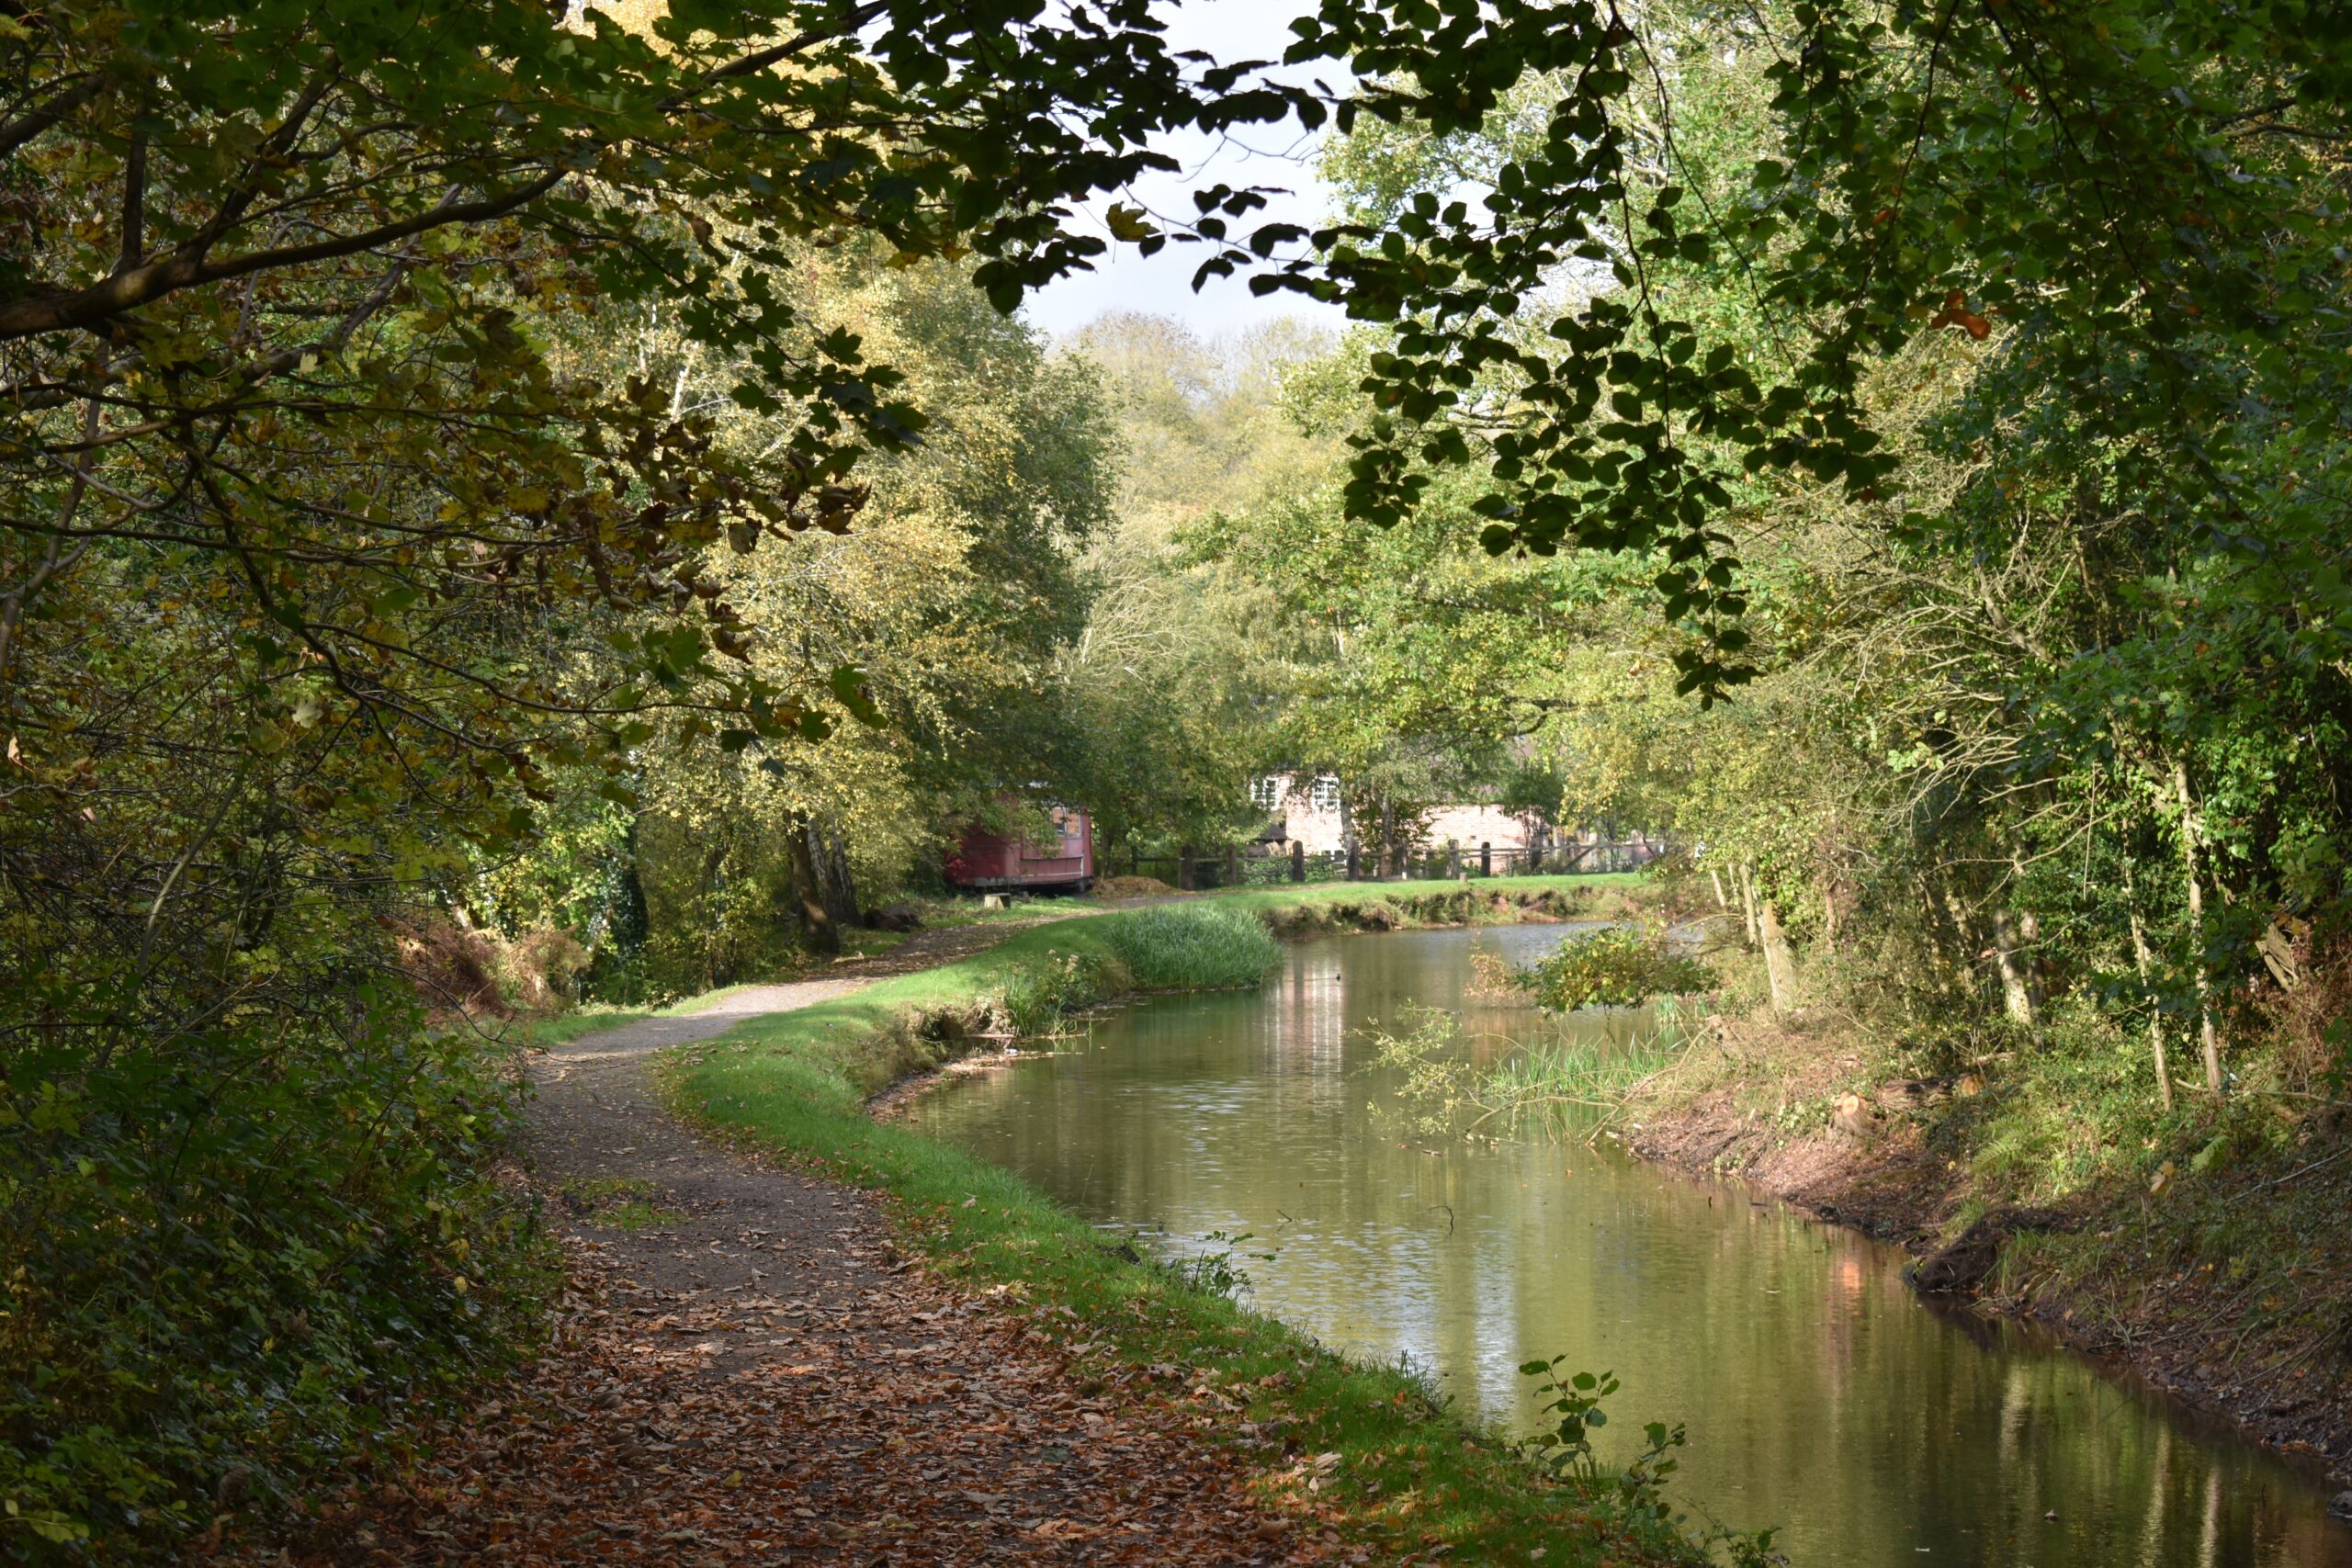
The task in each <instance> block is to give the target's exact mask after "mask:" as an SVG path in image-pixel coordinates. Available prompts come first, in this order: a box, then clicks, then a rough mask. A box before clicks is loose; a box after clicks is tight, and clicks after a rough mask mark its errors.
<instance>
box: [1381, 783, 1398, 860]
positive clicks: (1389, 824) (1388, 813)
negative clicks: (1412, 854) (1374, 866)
mask: <svg viewBox="0 0 2352 1568" xmlns="http://www.w3.org/2000/svg"><path fill="white" fill-rule="evenodd" d="M1395 874H1397V807H1395V806H1394V805H1392V804H1391V803H1390V802H1389V799H1388V792H1387V791H1385V790H1383V791H1382V792H1381V795H1380V880H1381V881H1383V882H1385V881H1387V880H1388V879H1389V878H1390V877H1392V876H1394V875H1395Z"/></svg>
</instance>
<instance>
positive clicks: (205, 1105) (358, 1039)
mask: <svg viewBox="0 0 2352 1568" xmlns="http://www.w3.org/2000/svg"><path fill="white" fill-rule="evenodd" d="M459 951H461V952H462V951H465V950H464V949H463V948H460V949H459ZM405 990H406V987H403V986H398V985H385V984H383V983H381V982H380V981H376V980H362V981H359V982H357V983H356V984H354V985H353V986H351V987H349V989H347V990H346V991H345V993H344V994H343V995H341V996H322V997H321V998H318V999H317V1002H316V1005H315V1006H314V1007H313V1008H312V1009H311V1010H309V1011H307V1012H304V1011H300V1010H294V1009H291V1008H288V1009H284V1010H258V1009H257V1010H253V1011H251V1012H249V1013H247V1014H245V1015H243V1016H242V1017H238V1016H234V1015H232V1016H231V1017H229V1018H225V1019H222V1020H220V1021H216V1022H215V1023H213V1024H212V1026H211V1027H209V1028H207V1029H204V1030H201V1031H195V1030H191V1031H183V1032H180V1033H178V1034H176V1035H175V1036H174V1037H172V1038H171V1039H169V1040H168V1041H162V1042H153V1041H147V1040H126V1041H123V1042H121V1043H119V1045H117V1044H114V1043H110V1042H108V1041H107V1039H106V1037H105V1036H104V1035H103V1034H102V1033H100V1032H98V1031H96V1030H90V1031H86V1032H83V1031H76V1032H66V1031H62V1030H60V1031H58V1032H56V1034H55V1037H54V1039H53V1040H52V1041H51V1043H47V1044H45V1045H43V1044H35V1045H32V1046H30V1047H29V1048H27V1049H24V1050H21V1051H19V1052H18V1053H17V1055H16V1057H15V1059H14V1060H13V1061H12V1063H11V1067H12V1069H13V1070H12V1072H11V1074H10V1077H9V1079H8V1081H7V1083H6V1089H5V1093H0V1252H5V1255H6V1258H8V1259H9V1267H8V1268H7V1269H6V1270H0V1498H5V1499H6V1501H7V1504H8V1516H9V1517H7V1518H6V1521H5V1522H0V1561H36V1562H38V1561H50V1560H62V1561H76V1560H81V1559H83V1558H85V1557H95V1558H101V1559H105V1560H109V1561H111V1560H116V1559H118V1558H119V1557H120V1556H121V1555H123V1552H124V1549H125V1548H126V1547H128V1546H130V1544H131V1543H133V1542H139V1541H144V1542H146V1543H149V1544H164V1543H167V1542H169V1541H170V1540H173V1539H174V1538H175V1537H181V1536H184V1534H185V1532H187V1531H189V1530H191V1529H201V1528H202V1527H203V1525H204V1523H205V1521H206V1520H207V1519H208V1518H209V1517H211V1515H212V1514H213V1512H214V1511H215V1509H216V1508H217V1507H218V1506H220V1499H221V1498H223V1497H226V1496H229V1495H232V1494H234V1495H243V1496H244V1497H246V1498H248V1499H249V1501H247V1502H245V1503H244V1504H243V1505H241V1506H240V1511H252V1510H253V1509H254V1508H255V1507H259V1508H260V1509H261V1510H263V1511H267V1510H268V1509H269V1508H270V1507H271V1506H272V1505H273V1504H274V1503H275V1504H282V1503H284V1502H285V1501H286V1500H287V1498H288V1495H290V1489H291V1485H292V1483H293V1482H294V1480H295V1478H297V1477H299V1476H300V1474H301V1473H302V1472H304V1471H305V1470H307V1469H309V1468H311V1467H314V1466H316V1465H319V1464H322V1463H326V1462H330V1461H334V1460H335V1459H337V1458H338V1457H339V1456H341V1455H342V1454H344V1453H345V1452H347V1451H348V1450H349V1449H350V1447H351V1446H352V1445H353V1444H354V1443H355V1442H356V1441H358V1440H360V1439H361V1438H362V1437H363V1436H364V1435H365V1434H366V1433H367V1432H368V1431H369V1430H371V1429H378V1428H380V1427H383V1426H384V1425H385V1424H386V1422H387V1420H388V1418H389V1413H390V1411H391V1410H392V1409H394V1408H396V1407H397V1404H398V1402H399V1400H400V1398H401V1396H403V1395H406V1394H409V1393H414V1392H415V1391H416V1390H417V1389H418V1388H419V1386H420V1385H424V1386H427V1387H429V1386H430V1385H431V1384H432V1382H434V1380H435V1376H436V1374H442V1373H447V1374H451V1375H456V1374H459V1373H462V1372H463V1371H465V1370H466V1369H468V1368H469V1367H472V1366H476V1365H478V1364H480V1363H481V1362H483V1361H488V1360H493V1359H497V1358H499V1357H500V1356H502V1355H503V1353H504V1352H505V1351H506V1349H507V1348H509V1347H511V1345H512V1344H513V1343H514V1342H515V1336H516V1332H517V1329H518V1327H519V1326H520V1325H524V1324H526V1323H527V1322H528V1321H529V1320H530V1317H531V1315H532V1313H533V1310H534V1309H533V1303H532V1301H531V1299H530V1298H531V1295H532V1293H533V1292H535V1291H536V1290H537V1283H538V1275H537V1269H535V1268H530V1267H518V1265H526V1264H527V1263H528V1262H529V1260H530V1259H531V1258H534V1257H536V1256H537V1253H536V1247H537V1241H536V1233H535V1232H534V1230H533V1229H532V1226H531V1222H530V1216H529V1213H528V1210H527V1207H526V1205H525V1204H524V1202H523V1201H521V1200H520V1199H519V1198H518V1197H517V1196H516V1195H515V1193H513V1192H512V1191H510V1190H507V1189H505V1188H503V1187H502V1186H500V1185H499V1184H498V1183H497V1182H496V1181H495V1180H494V1179H492V1176H491V1174H490V1167H491V1164H492V1161H493V1160H494V1159H495V1158H496V1157H497V1155H498V1152H499V1150H500V1147H501V1145H502V1141H503V1137H504V1135H505V1133H506V1131H507V1127H508V1121H509V1117H510V1116H511V1114H512V1111H513V1109H514V1104H515V1094H514V1089H513V1086H512V1085H511V1083H510V1082H508V1081H507V1080H506V1079H505V1077H504V1076H503V1074H502V1073H501V1072H500V1071H499V1070H498V1066H499V1064H498V1062H497V1061H496V1060H495V1059H494V1058H492V1057H491V1056H489V1055H486V1054H485V1053H484V1051H483V1049H482V1046H481V1038H480V1036H479V1035H477V1034H476V1033H474V1032H471V1031H468V1030H458V1031H452V1032H447V1033H443V1034H434V1033H429V1032H425V1031H424V1029H423V1028H422V1019H421V1017H420V1014H419V1009H418V1007H417V1005H416V1003H415V1002H414V1001H413V999H412V998H409V997H407V996H406V995H404V994H403V993H404V992H405Z"/></svg>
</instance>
